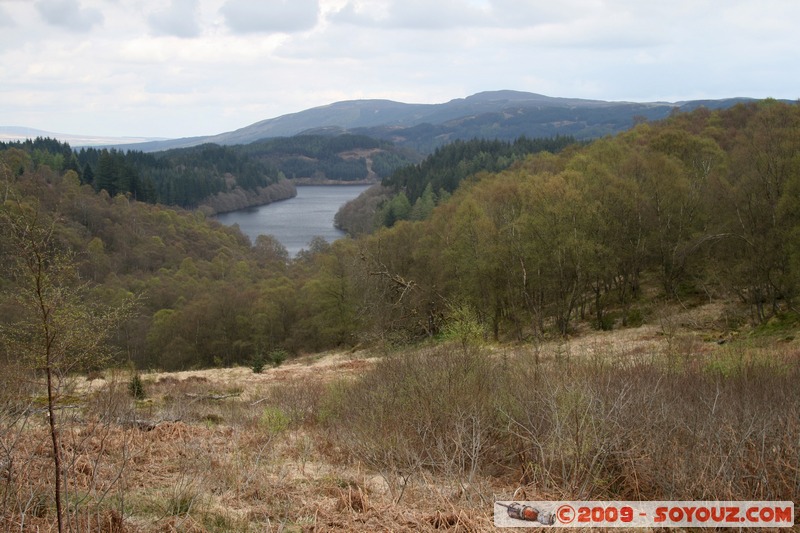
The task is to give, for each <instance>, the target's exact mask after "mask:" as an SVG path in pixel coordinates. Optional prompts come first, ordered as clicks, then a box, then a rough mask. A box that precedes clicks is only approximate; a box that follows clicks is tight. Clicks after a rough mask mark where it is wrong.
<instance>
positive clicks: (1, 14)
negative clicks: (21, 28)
mask: <svg viewBox="0 0 800 533" xmlns="http://www.w3.org/2000/svg"><path fill="white" fill-rule="evenodd" d="M14 26H16V24H15V23H14V19H12V18H11V15H9V14H8V12H7V11H6V10H5V9H3V7H2V6H0V28H13V27H14Z"/></svg>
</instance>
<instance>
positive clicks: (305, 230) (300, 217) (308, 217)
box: [216, 185, 369, 257]
mask: <svg viewBox="0 0 800 533" xmlns="http://www.w3.org/2000/svg"><path fill="white" fill-rule="evenodd" d="M368 188H369V186H368V185H308V186H304V187H297V196H295V197H294V198H290V199H289V200H283V201H280V202H275V203H272V204H268V205H262V206H259V207H251V208H249V209H243V210H241V211H233V212H231V213H223V214H221V215H217V217H216V219H217V220H218V221H220V222H221V223H222V224H225V225H228V226H232V225H234V224H239V228H241V230H242V233H244V234H245V235H247V236H248V237H250V240H251V241H252V242H255V241H256V237H258V236H259V235H272V236H274V237H275V238H276V239H278V240H279V241H280V242H281V244H283V245H284V246H285V247H286V249H287V250H288V251H289V255H291V256H292V257H294V256H295V255H297V252H299V251H300V250H302V249H303V248H308V243H309V241H310V240H311V239H312V238H313V237H316V236H319V237H322V238H324V239H325V240H326V241H328V242H333V241H335V240H336V239H339V238H341V237H344V235H345V234H344V232H342V231H339V230H338V229H336V228H334V227H333V217H334V215H335V214H336V212H337V211H338V210H339V208H340V207H341V206H342V205H343V204H345V203H347V202H348V201H350V200H352V199H353V198H355V197H356V196H358V195H359V194H361V193H362V192H364V191H365V190H367V189H368Z"/></svg>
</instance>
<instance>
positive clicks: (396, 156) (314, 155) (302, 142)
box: [236, 135, 412, 183]
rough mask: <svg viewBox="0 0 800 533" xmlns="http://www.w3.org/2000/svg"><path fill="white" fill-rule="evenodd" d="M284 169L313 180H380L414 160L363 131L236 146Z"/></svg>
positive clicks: (293, 176)
mask: <svg viewBox="0 0 800 533" xmlns="http://www.w3.org/2000/svg"><path fill="white" fill-rule="evenodd" d="M236 149H237V150H238V151H240V152H241V153H243V154H246V155H248V156H250V157H255V158H257V159H258V160H260V161H263V162H265V163H267V164H270V165H272V166H274V167H275V168H277V169H278V170H280V172H282V173H283V174H284V175H285V176H286V177H287V178H290V179H295V180H306V181H312V182H322V181H324V182H338V183H342V182H356V181H367V180H370V181H378V180H381V179H384V178H387V177H389V176H391V174H392V173H393V172H394V171H395V170H397V169H398V168H401V167H403V166H405V165H408V164H409V163H411V162H412V160H411V157H412V156H411V155H410V154H406V153H403V152H401V151H400V150H397V149H396V148H395V147H394V145H393V144H392V143H390V142H388V141H379V140H376V139H372V138H370V137H366V136H363V135H296V136H294V137H280V138H276V139H265V140H262V141H257V142H254V143H251V144H248V145H244V146H240V147H237V148H236Z"/></svg>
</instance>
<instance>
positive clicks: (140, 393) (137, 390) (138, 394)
mask: <svg viewBox="0 0 800 533" xmlns="http://www.w3.org/2000/svg"><path fill="white" fill-rule="evenodd" d="M128 392H130V394H131V396H133V398H134V399H136V400H144V399H145V398H147V393H146V391H145V390H144V383H143V382H142V377H141V376H140V375H139V374H138V373H135V374H134V375H133V376H131V380H130V381H129V382H128Z"/></svg>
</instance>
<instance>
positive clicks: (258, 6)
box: [220, 0, 319, 33]
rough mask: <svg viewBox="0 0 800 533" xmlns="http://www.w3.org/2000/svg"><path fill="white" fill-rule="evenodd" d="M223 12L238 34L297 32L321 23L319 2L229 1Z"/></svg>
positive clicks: (279, 0)
mask: <svg viewBox="0 0 800 533" xmlns="http://www.w3.org/2000/svg"><path fill="white" fill-rule="evenodd" d="M220 13H222V15H223V16H224V17H225V22H226V23H227V25H228V27H229V28H230V29H231V30H233V31H234V32H237V33H293V32H298V31H303V30H308V29H311V28H313V27H314V26H315V25H316V24H317V19H318V17H319V1H318V0H260V1H257V2H254V1H252V0H228V1H227V2H226V3H225V5H223V6H222V8H220Z"/></svg>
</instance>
